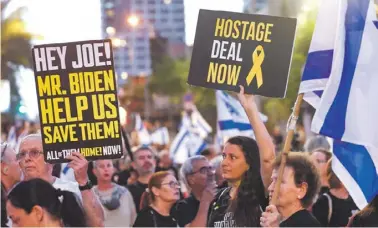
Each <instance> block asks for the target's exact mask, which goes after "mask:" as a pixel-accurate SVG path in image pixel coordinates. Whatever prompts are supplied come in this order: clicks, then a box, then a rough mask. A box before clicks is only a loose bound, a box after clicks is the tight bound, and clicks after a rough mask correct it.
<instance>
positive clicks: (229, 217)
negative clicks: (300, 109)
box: [207, 86, 275, 227]
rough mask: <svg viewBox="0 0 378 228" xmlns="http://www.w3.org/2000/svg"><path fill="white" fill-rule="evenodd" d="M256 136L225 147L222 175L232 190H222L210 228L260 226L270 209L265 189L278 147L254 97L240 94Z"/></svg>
mask: <svg viewBox="0 0 378 228" xmlns="http://www.w3.org/2000/svg"><path fill="white" fill-rule="evenodd" d="M238 97H239V101H240V103H241V104H242V106H243V108H244V110H245V112H246V113H247V116H248V119H249V121H250V123H251V125H252V128H253V131H254V133H255V137H256V141H255V140H253V139H252V138H249V137H244V136H237V137H233V138H230V139H229V140H228V141H227V143H226V144H225V146H224V150H223V154H222V155H223V161H222V164H221V166H222V174H223V177H224V179H225V180H226V181H227V182H228V183H229V185H230V187H228V188H224V189H221V190H220V191H219V193H218V194H217V196H216V198H215V200H214V201H213V203H212V204H211V206H210V210H209V215H208V220H207V221H208V224H207V226H208V227H236V226H238V227H243V226H247V227H255V226H259V223H260V220H259V219H260V215H261V213H262V210H264V209H265V206H267V203H268V202H267V197H266V196H265V189H267V187H268V186H269V184H270V176H271V174H272V170H273V166H272V165H273V162H274V159H275V152H274V150H275V146H274V143H273V141H272V139H271V137H270V135H269V133H268V131H267V129H266V128H265V125H264V123H263V121H262V120H261V119H260V115H259V111H258V108H257V106H256V104H255V102H254V97H253V96H251V95H244V88H243V87H242V86H241V87H240V93H239V95H238Z"/></svg>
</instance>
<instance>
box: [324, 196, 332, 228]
mask: <svg viewBox="0 0 378 228" xmlns="http://www.w3.org/2000/svg"><path fill="white" fill-rule="evenodd" d="M323 195H324V196H325V197H326V198H327V200H328V225H329V222H330V221H331V217H332V211H333V208H332V198H331V196H330V195H328V194H327V193H323Z"/></svg>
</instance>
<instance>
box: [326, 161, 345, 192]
mask: <svg viewBox="0 0 378 228" xmlns="http://www.w3.org/2000/svg"><path fill="white" fill-rule="evenodd" d="M327 179H328V183H329V188H330V189H332V188H341V187H342V184H341V181H340V179H339V178H338V177H337V176H336V174H335V173H334V172H333V170H332V159H330V160H328V162H327Z"/></svg>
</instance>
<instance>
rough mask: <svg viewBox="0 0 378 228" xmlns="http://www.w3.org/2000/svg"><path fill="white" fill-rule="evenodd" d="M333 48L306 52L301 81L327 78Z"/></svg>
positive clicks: (330, 66)
mask: <svg viewBox="0 0 378 228" xmlns="http://www.w3.org/2000/svg"><path fill="white" fill-rule="evenodd" d="M332 58H333V50H322V51H315V52H311V53H308V56H307V61H306V66H305V69H304V71H303V76H302V81H307V80H314V79H326V78H329V74H330V73H331V69H332Z"/></svg>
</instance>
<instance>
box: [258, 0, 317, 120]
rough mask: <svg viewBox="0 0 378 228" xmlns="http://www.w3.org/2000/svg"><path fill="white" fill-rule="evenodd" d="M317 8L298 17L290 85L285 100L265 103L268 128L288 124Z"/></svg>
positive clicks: (270, 100) (273, 99)
mask: <svg viewBox="0 0 378 228" xmlns="http://www.w3.org/2000/svg"><path fill="white" fill-rule="evenodd" d="M316 15H317V8H316V7H315V8H311V10H309V11H308V12H306V13H304V14H302V15H301V16H300V17H298V27H297V32H296V38H295V43H294V52H293V57H292V62H291V68H290V75H289V83H288V87H287V91H286V98H285V99H275V98H268V99H266V100H265V102H264V113H265V114H266V115H268V117H269V122H268V126H269V127H272V126H273V125H274V124H276V123H286V121H287V119H288V118H289V116H290V114H291V111H292V107H293V106H294V103H295V101H296V98H297V95H298V88H299V84H300V81H301V77H302V70H303V67H304V64H305V62H306V59H307V54H308V49H309V47H310V43H311V39H312V33H313V31H314V28H315V21H316Z"/></svg>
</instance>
